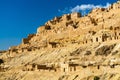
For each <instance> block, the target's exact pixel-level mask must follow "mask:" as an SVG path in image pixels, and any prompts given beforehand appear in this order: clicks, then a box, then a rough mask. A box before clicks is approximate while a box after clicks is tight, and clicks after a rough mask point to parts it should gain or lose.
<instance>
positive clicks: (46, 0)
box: [0, 0, 117, 50]
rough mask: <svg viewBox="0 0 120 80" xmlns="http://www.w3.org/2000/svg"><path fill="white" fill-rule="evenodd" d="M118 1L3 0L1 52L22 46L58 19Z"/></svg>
mask: <svg viewBox="0 0 120 80" xmlns="http://www.w3.org/2000/svg"><path fill="white" fill-rule="evenodd" d="M116 1H117V0H0V50H6V49H8V48H9V47H10V46H15V45H18V44H20V43H21V41H22V38H26V37H27V35H28V34H32V33H36V30H37V28H38V27H39V26H41V25H44V23H45V22H47V21H48V20H51V19H52V18H54V17H55V16H61V15H63V14H68V13H71V12H81V13H82V15H85V14H87V12H88V11H89V10H91V9H93V8H97V7H104V8H106V7H108V6H109V5H110V4H112V3H114V2H116Z"/></svg>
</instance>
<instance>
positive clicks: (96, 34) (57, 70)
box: [0, 1, 120, 80]
mask: <svg viewBox="0 0 120 80" xmlns="http://www.w3.org/2000/svg"><path fill="white" fill-rule="evenodd" d="M0 53H1V54H0V80H119V79H120V71H119V70H120V2H119V1H118V2H116V3H114V4H112V5H111V6H109V7H108V8H97V9H93V10H92V11H91V12H90V13H89V14H88V15H86V16H81V14H80V13H71V14H64V15H63V16H61V17H55V18H53V19H52V20H50V21H48V22H46V23H45V24H44V25H43V26H40V27H39V28H38V29H37V33H36V34H29V35H28V37H27V38H23V39H22V43H21V44H20V45H18V46H12V47H10V48H9V50H7V51H3V52H0Z"/></svg>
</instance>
